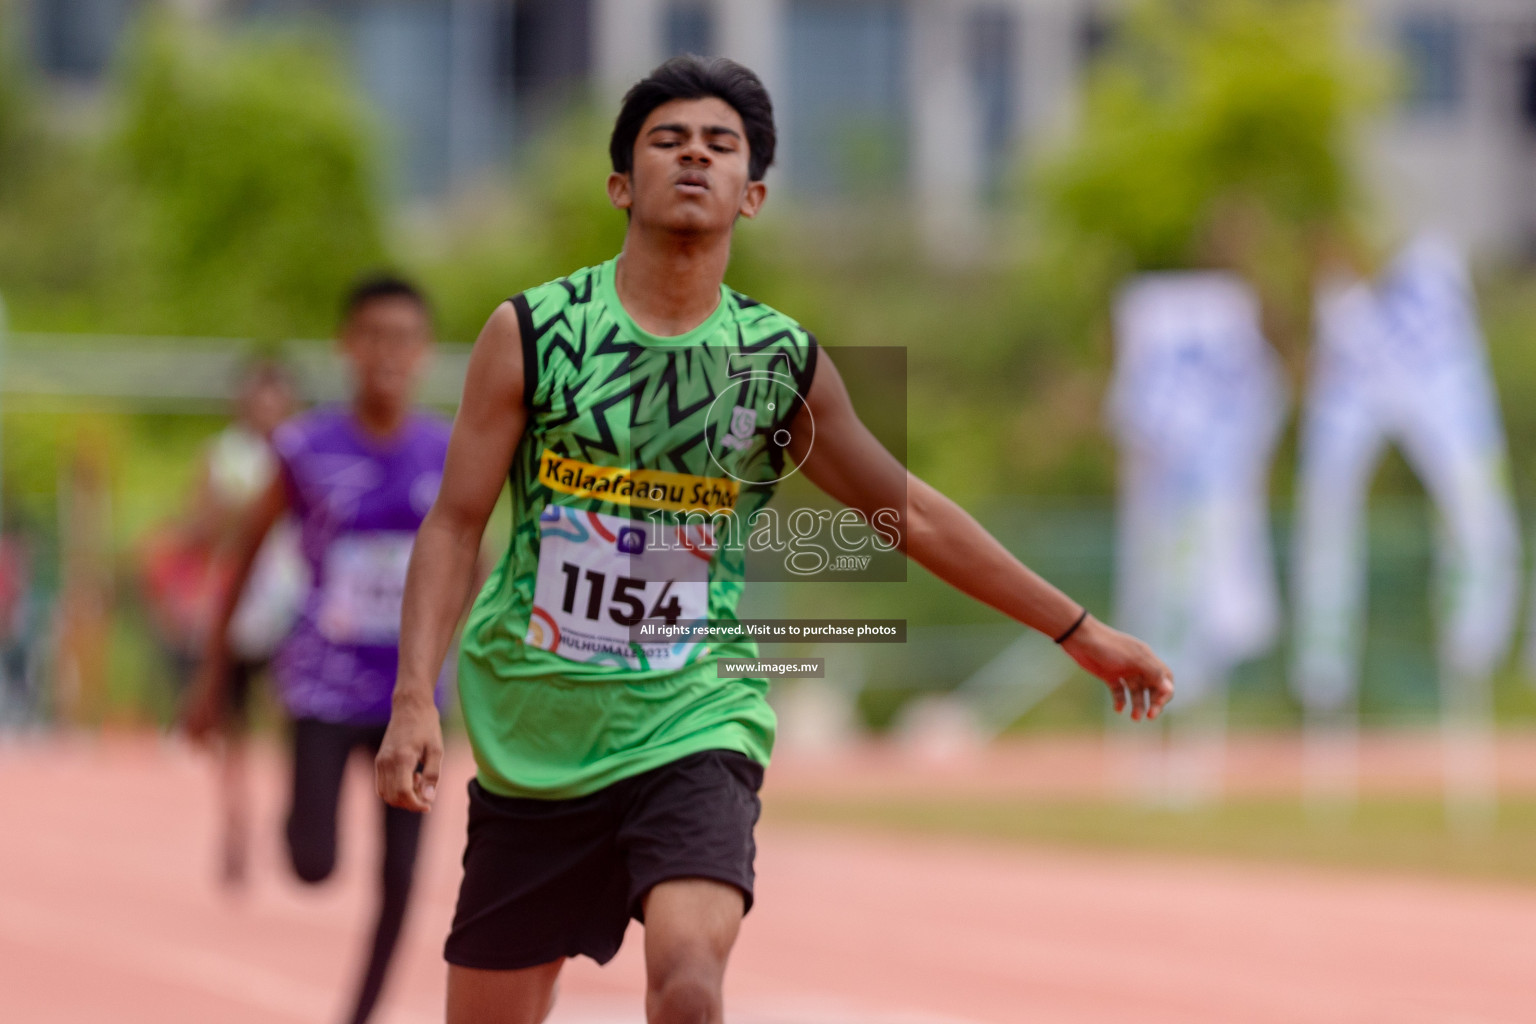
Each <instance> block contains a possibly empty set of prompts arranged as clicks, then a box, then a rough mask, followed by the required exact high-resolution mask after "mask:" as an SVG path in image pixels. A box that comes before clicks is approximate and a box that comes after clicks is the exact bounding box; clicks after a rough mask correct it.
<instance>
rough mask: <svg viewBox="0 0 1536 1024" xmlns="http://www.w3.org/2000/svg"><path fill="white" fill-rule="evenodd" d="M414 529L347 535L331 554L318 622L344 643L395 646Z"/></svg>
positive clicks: (327, 555)
mask: <svg viewBox="0 0 1536 1024" xmlns="http://www.w3.org/2000/svg"><path fill="white" fill-rule="evenodd" d="M415 540H416V535H415V534H414V533H407V532H405V531H393V530H384V531H376V532H371V533H354V534H344V535H342V536H341V537H338V538H337V539H336V540H335V541H334V542H332V544H331V546H330V548H329V549H327V551H326V553H325V577H324V578H325V583H324V585H323V588H322V593H321V597H320V610H319V614H318V615H317V616H316V626H317V627H318V628H319V630H320V634H321V635H322V636H324V637H325V638H326V639H327V640H329V641H331V642H332V643H338V644H380V645H383V644H394V643H395V642H396V641H397V640H398V639H399V637H400V606H401V604H402V602H403V599H404V597H405V570H406V566H407V565H409V564H410V560H411V545H412V543H413V542H414V541H415Z"/></svg>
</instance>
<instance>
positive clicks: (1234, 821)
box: [764, 796, 1536, 884]
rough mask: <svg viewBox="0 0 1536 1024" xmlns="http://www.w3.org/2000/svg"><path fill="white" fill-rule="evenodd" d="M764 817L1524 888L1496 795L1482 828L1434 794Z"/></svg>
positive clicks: (1534, 810) (1514, 830)
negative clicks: (1326, 801) (1455, 823)
mask: <svg viewBox="0 0 1536 1024" xmlns="http://www.w3.org/2000/svg"><path fill="white" fill-rule="evenodd" d="M764 816H765V820H766V821H768V822H769V823H772V824H795V823H801V824H817V825H837V826H843V827H853V828H861V829H871V830H878V831H882V832H894V833H897V834H900V835H926V836H948V837H961V838H971V839H978V840H983V841H988V842H998V843H1012V844H1019V845H1032V846H1049V847H1056V848H1075V849H1095V850H1110V851H1123V852H1128V853H1155V854H1162V855H1187V856H1192V857H1208V858H1222V859H1237V860H1251V861H1263V862H1270V863H1285V864H1301V865H1317V866H1326V867H1332V868H1351V869H1359V870H1365V871H1370V872H1373V873H1376V872H1393V873H1410V874H1421V875H1423V874H1429V875H1440V876H1448V877H1455V878H1467V879H1480V880H1485V881H1504V882H1517V883H1522V884H1536V798H1532V797H1521V798H1519V799H1511V800H1506V801H1504V802H1503V803H1502V804H1501V805H1500V806H1499V809H1498V814H1497V817H1496V819H1495V820H1494V821H1493V822H1492V823H1490V824H1489V825H1487V826H1486V827H1483V828H1470V829H1461V830H1453V829H1452V828H1451V827H1450V826H1449V825H1448V823H1447V819H1446V811H1445V806H1444V804H1443V803H1442V802H1441V801H1440V799H1439V798H1438V797H1403V798H1382V797H1373V798H1370V799H1366V800H1364V801H1362V802H1361V803H1360V804H1359V805H1358V806H1357V807H1356V808H1355V810H1354V812H1353V813H1352V814H1348V815H1345V814H1341V813H1337V812H1336V811H1335V812H1333V813H1319V812H1317V811H1309V810H1308V809H1307V808H1306V807H1304V806H1303V805H1302V804H1301V803H1300V802H1299V801H1297V800H1294V799H1290V800H1282V799H1241V800H1232V801H1229V802H1227V803H1226V804H1224V805H1221V806H1218V807H1210V808H1205V809H1199V810H1191V811H1172V810H1154V809H1148V808H1141V807H1137V806H1134V805H1131V804H1122V803H1109V802H1103V801H1077V802H1066V801H1037V800H1025V799H1006V798H987V799H979V798H967V799H960V800H938V799H932V798H918V799H887V798H879V799H847V800H844V799H822V798H810V797H801V796H787V797H771V798H769V799H768V800H767V801H765V806H764Z"/></svg>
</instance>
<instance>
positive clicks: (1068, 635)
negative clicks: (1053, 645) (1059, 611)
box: [1056, 608, 1088, 644]
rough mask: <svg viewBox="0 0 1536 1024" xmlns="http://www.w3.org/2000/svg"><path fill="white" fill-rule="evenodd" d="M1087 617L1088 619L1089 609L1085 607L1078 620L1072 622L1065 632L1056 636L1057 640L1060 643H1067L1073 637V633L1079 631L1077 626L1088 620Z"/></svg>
mask: <svg viewBox="0 0 1536 1024" xmlns="http://www.w3.org/2000/svg"><path fill="white" fill-rule="evenodd" d="M1087 619H1088V609H1087V608H1084V609H1083V614H1081V615H1079V616H1078V617H1077V621H1076V622H1074V623H1072V625H1070V626H1068V627H1067V631H1066V632H1065V633H1063V634H1061V636H1059V637H1057V638H1056V642H1057V643H1058V644H1064V643H1066V642H1067V641H1068V640H1069V639H1071V637H1072V634H1073V633H1076V632H1077V627H1078V626H1081V625H1082V624H1083V623H1084V622H1086V621H1087Z"/></svg>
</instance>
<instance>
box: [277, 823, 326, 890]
mask: <svg viewBox="0 0 1536 1024" xmlns="http://www.w3.org/2000/svg"><path fill="white" fill-rule="evenodd" d="M288 859H289V861H290V862H291V863H292V864H293V873H294V874H295V875H298V876H299V881H301V882H308V883H309V884H310V885H314V884H315V883H317V882H323V881H325V880H326V879H327V878H329V877H331V872H332V871H334V870H336V844H335V843H327V842H322V841H320V840H317V839H316V838H315V837H313V836H305V835H302V834H300V833H298V832H296V831H295V830H294V829H292V828H290V829H289V830H288Z"/></svg>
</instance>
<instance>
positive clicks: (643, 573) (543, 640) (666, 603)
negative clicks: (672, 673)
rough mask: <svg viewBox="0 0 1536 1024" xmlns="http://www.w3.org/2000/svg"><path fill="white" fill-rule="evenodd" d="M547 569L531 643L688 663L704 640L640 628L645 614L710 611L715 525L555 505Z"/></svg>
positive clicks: (636, 662) (684, 618)
mask: <svg viewBox="0 0 1536 1024" xmlns="http://www.w3.org/2000/svg"><path fill="white" fill-rule="evenodd" d="M539 536H540V547H539V574H538V582H537V584H536V585H535V588H534V595H533V612H532V614H530V615H529V617H528V632H527V634H526V635H525V636H524V640H525V641H526V642H527V643H529V644H531V645H532V646H534V647H538V648H541V649H543V650H546V651H550V652H553V653H554V654H558V655H559V656H560V657H562V658H569V659H570V660H572V661H582V662H591V663H597V664H607V665H618V666H622V667H624V668H632V669H674V668H681V667H682V666H684V665H686V664H688V662H689V661H690V660H691V659H692V658H693V657H694V656H696V655H697V653H698V648H699V646H700V644H699V643H698V642H695V641H692V640H690V639H688V638H686V637H684V638H683V639H681V640H667V639H657V640H656V641H654V642H652V641H649V640H646V639H645V638H644V637H639V636H636V635H632V633H633V632H634V631H632V629H631V627H633V626H635V625H636V624H637V623H640V622H641V620H645V621H646V622H647V623H650V622H657V623H666V624H668V625H678V624H683V625H687V624H692V623H695V622H699V621H701V620H704V619H706V618H707V616H708V612H709V563H710V559H711V558H713V557H714V553H715V542H714V538H713V536H712V534H711V530H710V527H709V526H708V525H698V524H695V525H690V526H688V527H679V526H661V525H658V524H656V523H653V522H650V521H647V520H639V519H625V518H622V517H620V516H610V515H603V514H602V513H598V512H582V511H579V510H577V509H572V508H567V507H565V506H563V505H547V506H545V508H544V511H543V513H541V514H540V516H539Z"/></svg>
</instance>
